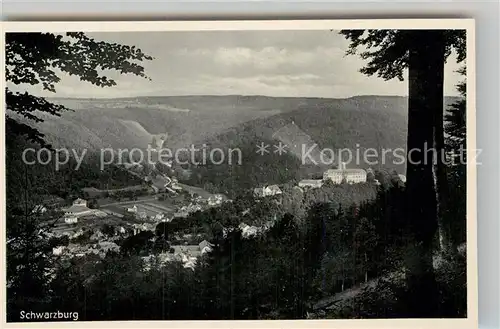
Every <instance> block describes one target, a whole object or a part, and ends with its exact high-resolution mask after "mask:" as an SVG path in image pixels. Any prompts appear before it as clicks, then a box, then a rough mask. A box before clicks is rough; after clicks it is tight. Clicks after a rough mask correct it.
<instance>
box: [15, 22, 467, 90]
mask: <svg viewBox="0 0 500 329" xmlns="http://www.w3.org/2000/svg"><path fill="white" fill-rule="evenodd" d="M89 35H90V36H92V37H94V38H96V39H98V40H103V41H109V42H116V43H121V44H128V45H135V46H136V47H139V48H141V49H142V50H143V51H144V52H145V53H147V54H149V55H151V56H153V57H154V58H155V59H154V60H152V61H147V62H144V64H143V65H144V67H145V72H146V74H147V75H148V76H149V77H150V78H151V79H152V81H148V80H146V79H143V78H139V77H136V76H133V75H119V74H108V76H110V77H112V78H115V79H116V81H117V83H118V85H117V86H114V87H108V88H100V87H96V86H93V85H91V84H89V83H86V82H82V81H80V80H79V79H78V78H77V77H74V76H71V77H70V76H68V75H61V78H62V80H61V82H60V83H59V84H57V85H56V90H57V93H56V94H53V93H50V92H44V91H41V88H39V87H36V86H35V87H31V86H29V87H27V86H22V88H16V90H28V91H30V92H32V93H35V94H37V95H40V96H57V97H93V98H101V97H106V98H108V97H109V98H114V97H135V96H169V95H228V94H240V95H267V96H301V97H306V96H307V97H332V98H343V97H350V96H356V95H407V94H408V92H407V88H408V85H407V82H406V81H404V82H399V81H397V80H391V81H384V80H382V79H380V78H377V77H367V76H365V75H363V74H361V73H359V69H360V68H361V67H362V66H363V63H365V62H364V61H363V60H362V59H360V58H359V56H345V51H346V49H347V46H348V42H347V41H346V40H345V39H344V37H343V36H341V35H339V34H338V33H337V32H331V31H237V32H234V31H232V32H229V31H218V32H208V31H207V32H125V33H117V32H113V33H89ZM459 67H460V65H459V64H457V63H456V58H455V56H452V57H450V58H449V59H448V63H447V64H446V66H445V95H447V96H454V95H457V92H456V84H457V83H458V82H459V81H460V80H461V77H460V76H459V75H458V74H457V73H456V72H455V71H456V70H457V69H458V68H459Z"/></svg>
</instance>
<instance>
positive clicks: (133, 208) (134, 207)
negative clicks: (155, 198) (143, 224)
mask: <svg viewBox="0 0 500 329" xmlns="http://www.w3.org/2000/svg"><path fill="white" fill-rule="evenodd" d="M127 212H131V213H137V205H134V206H133V207H132V208H127Z"/></svg>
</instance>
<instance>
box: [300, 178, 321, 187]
mask: <svg viewBox="0 0 500 329" xmlns="http://www.w3.org/2000/svg"><path fill="white" fill-rule="evenodd" d="M321 186H323V180H322V179H303V180H301V181H300V182H299V187H302V188H320V187H321Z"/></svg>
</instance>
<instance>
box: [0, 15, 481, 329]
mask: <svg viewBox="0 0 500 329" xmlns="http://www.w3.org/2000/svg"><path fill="white" fill-rule="evenodd" d="M469 23H470V22H469ZM249 24H250V26H251V22H249ZM208 25H210V23H205V26H208ZM129 26H130V27H132V28H131V29H130V30H128V31H126V30H120V31H113V32H110V31H108V32H106V31H95V30H93V31H92V32H81V31H80V32H78V31H76V32H75V31H69V32H68V31H67V29H66V28H64V27H63V28H61V30H59V31H54V29H51V30H50V32H47V31H45V30H43V29H40V30H31V31H8V32H6V33H5V35H4V38H5V54H6V56H5V77H6V88H5V105H6V108H5V114H4V116H5V161H6V166H5V168H6V170H5V175H6V180H5V183H6V194H5V195H6V199H5V201H6V207H5V211H6V217H5V218H6V221H5V234H6V247H7V248H6V249H7V253H6V263H7V268H6V272H7V273H6V274H7V275H6V277H7V279H6V286H7V296H6V297H7V300H6V302H7V309H6V311H7V312H6V314H7V322H38V321H40V322H59V321H70V322H71V321H112V320H144V321H146V320H271V319H274V320H298V319H303V320H304V319H308V320H315V319H332V320H333V319H406V318H422V319H423V318H435V319H440V318H447V319H448V318H462V319H466V318H467V317H470V314H469V313H468V312H470V310H471V309H472V310H473V312H475V311H474V308H473V307H474V305H470V303H468V300H470V296H469V295H468V293H469V294H470V293H471V287H469V289H468V285H467V282H468V279H470V278H468V275H467V272H468V271H467V269H468V267H469V266H470V263H469V264H468V262H470V258H469V257H470V254H468V253H467V251H468V250H469V249H468V248H467V247H468V243H470V241H468V237H470V236H469V235H468V230H469V229H471V228H470V226H469V224H468V223H470V221H471V220H472V221H475V214H473V213H471V212H470V208H468V197H469V198H470V197H471V196H470V194H468V193H467V187H468V180H467V172H468V169H469V170H470V160H471V158H472V156H471V153H474V154H476V153H477V151H476V150H475V149H471V147H470V146H471V145H470V144H468V143H470V141H469V140H468V133H470V131H469V129H470V127H469V126H467V124H466V123H467V119H469V118H468V114H470V113H471V112H470V108H468V107H469V106H473V105H474V104H473V103H471V102H470V101H469V102H467V96H468V95H467V86H468V79H466V78H467V76H470V72H469V70H473V67H470V66H468V65H470V63H471V62H470V60H469V58H470V56H473V54H471V53H470V49H469V51H468V49H467V45H468V41H469V39H468V38H470V35H469V32H468V30H467V29H468V28H470V24H465V25H463V27H460V26H458V27H456V26H454V27H451V28H444V29H443V28H429V29H425V28H424V29H412V28H402V29H396V28H380V29H379V28H376V27H377V25H376V24H373V26H372V27H371V26H370V25H367V24H365V25H363V26H362V28H360V27H359V26H355V28H351V27H350V26H349V25H348V24H346V26H345V28H344V27H339V28H328V27H323V28H318V29H299V28H297V29H290V28H287V29H281V30H279V29H276V28H274V29H269V30H266V29H256V30H250V29H240V30H235V29H231V30H224V29H221V30H217V31H214V30H210V31H207V30H203V28H202V27H203V26H204V25H200V29H199V30H189V31H187V30H184V31H182V30H177V31H176V30H165V31H134V29H133V26H134V24H133V23H130V25H129ZM332 26H339V25H338V24H337V25H335V24H334V25H332ZM416 27H418V25H417V26H416ZM466 114H467V115H466ZM472 115H474V113H473V112H472ZM466 126H467V129H466ZM472 129H474V127H473V128H472ZM468 160H469V166H468ZM474 161H475V160H474ZM469 179H470V177H469ZM472 196H473V197H475V195H472ZM469 202H470V200H469ZM471 216H472V217H471ZM468 220H469V222H468ZM474 225H475V224H474ZM474 241H475V240H474ZM469 248H470V245H469ZM472 248H475V245H473V246H472ZM472 250H474V252H475V249H472ZM469 251H470V250H469ZM466 256H469V257H466ZM474 259H475V258H474ZM469 282H471V281H469ZM472 289H473V291H474V289H476V287H472ZM473 293H474V292H473ZM471 307H472V308H471Z"/></svg>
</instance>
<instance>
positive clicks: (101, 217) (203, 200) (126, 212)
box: [33, 163, 405, 270]
mask: <svg viewBox="0 0 500 329" xmlns="http://www.w3.org/2000/svg"><path fill="white" fill-rule="evenodd" d="M369 173H373V171H372V170H371V169H368V170H364V169H347V168H346V165H345V164H344V163H340V164H339V165H338V168H335V169H328V170H326V171H325V172H324V173H323V178H322V179H304V180H301V181H299V182H298V183H297V184H296V186H295V188H298V189H300V190H302V191H304V190H309V189H315V188H321V187H322V186H323V185H324V184H326V182H330V183H333V184H342V183H347V184H358V183H365V182H366V181H367V176H368V174H369ZM155 176H156V178H155V179H152V178H151V176H150V175H147V176H146V177H145V178H144V181H145V186H147V188H146V189H143V190H142V192H145V193H142V194H139V195H135V194H131V195H134V196H132V197H129V199H128V200H122V199H121V198H120V197H118V196H117V195H113V193H111V196H110V192H111V191H107V192H106V197H104V196H103V195H101V196H102V198H98V199H97V202H96V201H95V200H96V199H95V196H96V195H98V194H99V193H97V192H99V191H97V190H95V189H93V190H90V189H84V190H85V195H88V196H90V195H91V194H92V193H90V192H94V194H93V195H92V196H93V199H92V200H93V202H92V204H91V203H90V202H89V200H86V199H84V198H77V199H75V200H73V202H72V204H71V205H70V206H66V207H60V208H57V207H54V204H57V202H55V203H54V202H53V203H52V208H55V209H57V210H58V211H59V212H60V213H61V218H60V219H59V220H58V221H57V222H56V223H55V224H54V225H53V227H52V228H51V230H50V237H52V238H54V239H59V240H60V241H62V242H60V243H59V245H56V246H54V247H53V250H52V252H53V254H54V255H56V256H59V257H61V258H62V259H71V258H74V257H83V256H85V255H95V256H98V257H100V258H104V257H105V256H106V254H107V253H109V252H119V251H120V241H123V239H126V238H127V237H132V236H135V235H138V234H140V233H141V232H152V233H154V232H155V231H156V229H157V226H158V224H160V223H169V222H172V221H173V220H177V221H178V220H183V219H185V218H187V217H188V216H190V215H191V214H193V213H196V212H199V211H204V210H207V209H209V208H212V207H218V206H220V205H222V204H223V203H225V202H232V200H231V199H229V198H228V197H227V196H225V195H224V194H211V193H208V192H207V191H204V190H203V189H201V188H197V187H193V186H187V185H184V184H180V183H179V182H178V181H177V179H176V178H175V177H168V176H167V175H165V174H162V173H160V174H159V175H155ZM400 178H401V180H402V181H405V177H404V176H403V175H400ZM373 183H374V184H376V185H379V184H380V183H379V182H378V181H377V180H376V179H374V180H373ZM124 190H125V191H128V192H131V190H134V189H121V190H120V191H118V192H120V193H118V192H117V194H119V195H122V194H123V192H124ZM136 190H137V189H136ZM252 192H253V196H254V198H256V200H258V199H259V198H267V197H279V196H280V195H281V194H282V190H281V188H280V186H279V185H266V186H260V187H255V188H254V189H253V191H252ZM95 193H97V194H95ZM125 195H127V194H125ZM125 199H126V198H125ZM33 211H36V212H42V213H43V212H46V211H47V208H46V207H45V206H43V205H39V206H37V207H35V209H34V210H33ZM242 215H245V214H244V213H243V214H242ZM272 225H273V223H272V222H269V223H266V224H265V225H264V226H262V227H258V226H253V225H248V224H246V223H243V222H242V223H241V224H240V225H239V229H240V230H241V231H242V235H243V237H245V238H248V237H251V236H254V235H257V234H260V233H262V232H264V231H266V230H267V229H269V228H270V227H271V226H272ZM175 241H176V242H177V243H172V245H170V246H169V248H168V250H162V251H161V252H160V253H159V254H156V255H153V254H149V255H144V256H143V257H142V259H143V260H144V264H145V265H144V269H145V270H147V269H148V268H150V264H151V263H152V262H156V263H158V262H159V263H160V264H165V263H167V262H170V261H180V262H182V264H183V265H184V267H186V268H194V266H195V265H196V260H197V259H198V258H199V257H200V256H202V255H204V254H206V253H208V252H210V251H211V250H212V247H213V245H212V244H211V243H210V242H208V241H207V240H205V239H203V236H202V235H201V234H198V235H195V236H193V234H190V233H187V234H183V235H182V236H176V237H175Z"/></svg>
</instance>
